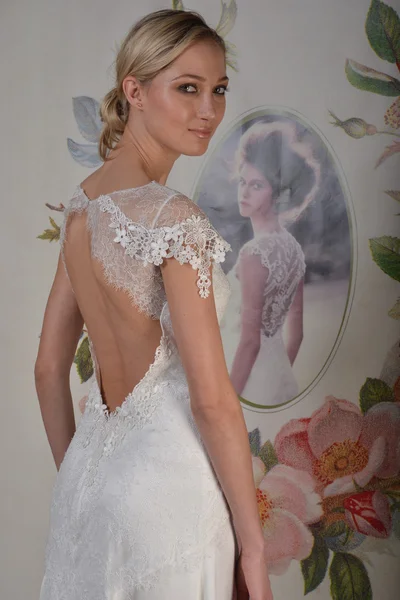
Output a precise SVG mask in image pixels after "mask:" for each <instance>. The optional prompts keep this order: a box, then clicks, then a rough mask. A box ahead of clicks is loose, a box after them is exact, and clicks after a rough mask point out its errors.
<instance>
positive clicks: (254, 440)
mask: <svg viewBox="0 0 400 600" xmlns="http://www.w3.org/2000/svg"><path fill="white" fill-rule="evenodd" d="M249 443H250V449H251V453H252V454H253V456H258V453H259V452H260V447H261V440H260V430H259V429H258V427H257V428H256V429H253V431H250V432H249Z"/></svg>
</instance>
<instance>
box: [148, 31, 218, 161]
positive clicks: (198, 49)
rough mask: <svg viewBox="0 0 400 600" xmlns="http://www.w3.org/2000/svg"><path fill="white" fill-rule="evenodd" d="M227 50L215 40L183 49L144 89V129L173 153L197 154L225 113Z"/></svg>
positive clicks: (200, 151)
mask: <svg viewBox="0 0 400 600" xmlns="http://www.w3.org/2000/svg"><path fill="white" fill-rule="evenodd" d="M227 86H228V77H227V76H226V69H225V55H224V52H223V51H222V49H221V48H220V47H219V46H217V44H215V43H214V42H210V41H204V42H196V43H194V44H193V45H192V46H190V47H189V48H187V49H186V50H185V51H184V52H183V53H182V54H181V55H180V56H179V57H178V58H177V59H176V60H175V61H174V62H173V63H172V64H171V65H170V66H169V67H168V68H167V69H165V70H164V71H162V72H161V73H159V74H158V75H157V76H156V77H155V78H154V79H153V80H152V82H151V83H150V85H149V86H148V87H147V88H146V86H145V87H144V97H143V102H142V104H143V118H144V122H145V128H146V131H147V132H148V133H149V134H150V136H151V137H152V138H153V139H155V140H156V141H157V142H158V143H159V144H160V145H161V147H164V148H165V149H167V150H169V151H171V150H172V151H174V152H175V153H176V154H185V155H187V156H201V155H202V154H204V152H206V150H207V148H208V144H209V142H210V139H211V138H212V136H213V135H214V133H215V130H216V129H217V127H218V125H219V124H220V123H221V121H222V118H223V116H224V113H225V91H226V88H227Z"/></svg>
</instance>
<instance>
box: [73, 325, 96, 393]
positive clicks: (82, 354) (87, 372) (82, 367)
mask: <svg viewBox="0 0 400 600" xmlns="http://www.w3.org/2000/svg"><path fill="white" fill-rule="evenodd" d="M74 363H75V364H76V370H77V371H78V375H79V377H80V380H81V383H84V382H85V381H87V380H88V379H90V378H91V376H92V375H93V361H92V356H91V354H90V348H89V338H88V337H87V336H86V337H84V338H83V340H82V342H81V343H80V345H79V346H78V350H77V351H76V354H75V358H74Z"/></svg>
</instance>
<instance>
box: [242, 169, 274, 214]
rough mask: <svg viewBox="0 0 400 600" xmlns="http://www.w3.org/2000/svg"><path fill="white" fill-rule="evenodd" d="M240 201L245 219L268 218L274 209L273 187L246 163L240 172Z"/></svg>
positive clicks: (259, 172)
mask: <svg viewBox="0 0 400 600" xmlns="http://www.w3.org/2000/svg"><path fill="white" fill-rule="evenodd" d="M239 175H240V177H239V188H238V201H239V212H240V214H241V215H242V216H243V217H254V216H261V215H262V216H265V217H266V216H268V214H269V213H270V212H271V209H272V208H273V204H274V202H273V200H272V187H271V185H270V183H269V182H268V180H267V179H265V177H264V175H263V174H262V173H261V171H259V170H258V169H256V168H255V167H253V166H252V165H250V164H249V163H244V164H243V165H242V168H241V169H240V171H239Z"/></svg>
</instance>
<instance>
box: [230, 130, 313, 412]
mask: <svg viewBox="0 0 400 600" xmlns="http://www.w3.org/2000/svg"><path fill="white" fill-rule="evenodd" d="M235 163H236V165H235V166H236V172H235V175H236V177H237V178H238V203H239V211H240V214H241V215H242V216H243V217H248V218H249V219H250V220H251V224H252V227H253V232H254V237H253V238H252V239H250V240H249V241H248V242H246V243H245V244H244V245H243V246H242V248H241V249H240V251H239V254H238V258H237V261H236V264H235V266H234V268H233V269H232V271H231V272H230V282H231V285H232V288H233V294H232V298H234V301H233V303H232V305H234V306H236V309H235V308H233V309H232V305H231V310H230V311H229V309H228V311H227V314H226V316H225V324H226V325H228V323H229V321H230V319H231V323H234V324H236V323H237V320H238V319H237V317H238V316H239V330H240V333H239V342H238V344H237V347H236V350H235V353H234V357H233V362H232V367H231V373H230V376H231V381H232V383H233V385H234V387H235V389H236V392H237V393H238V394H239V395H240V396H242V397H243V398H244V399H246V400H248V401H250V402H252V403H254V404H259V405H263V406H277V405H280V404H283V403H285V402H288V401H290V400H291V399H292V398H294V397H295V396H296V395H297V394H298V393H299V390H298V385H297V381H296V378H295V376H294V373H293V369H292V366H293V363H294V361H295V359H296V356H297V354H298V352H299V349H300V345H301V343H302V340H303V287H304V274H305V270H306V265H305V258H304V254H303V251H302V248H301V246H300V244H299V243H298V241H297V240H296V239H295V238H294V236H293V235H292V234H291V233H290V232H289V231H288V230H287V229H286V227H285V224H288V223H290V222H293V221H295V220H297V219H298V218H299V216H300V215H301V213H302V212H303V211H304V209H305V208H306V207H307V206H308V205H309V203H310V202H311V201H312V200H313V198H314V197H315V193H316V191H317V189H318V185H319V174H320V170H319V164H318V163H317V162H316V161H315V159H314V158H313V157H312V153H311V150H310V148H309V147H308V146H307V145H306V144H304V143H302V142H299V141H298V139H297V136H296V130H295V127H294V125H291V124H290V123H288V122H283V121H282V122H277V121H275V122H272V123H268V122H258V123H255V124H254V125H252V126H251V127H250V128H249V129H248V130H247V131H246V132H245V133H244V134H243V135H242V137H241V138H240V142H239V147H238V149H237V152H236V157H235ZM232 310H233V312H234V313H235V314H234V315H232ZM229 313H230V315H229ZM231 323H229V325H231ZM284 325H285V330H286V331H285V333H286V335H285V338H286V340H285V338H284V335H283V328H284ZM285 342H286V343H285Z"/></svg>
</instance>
